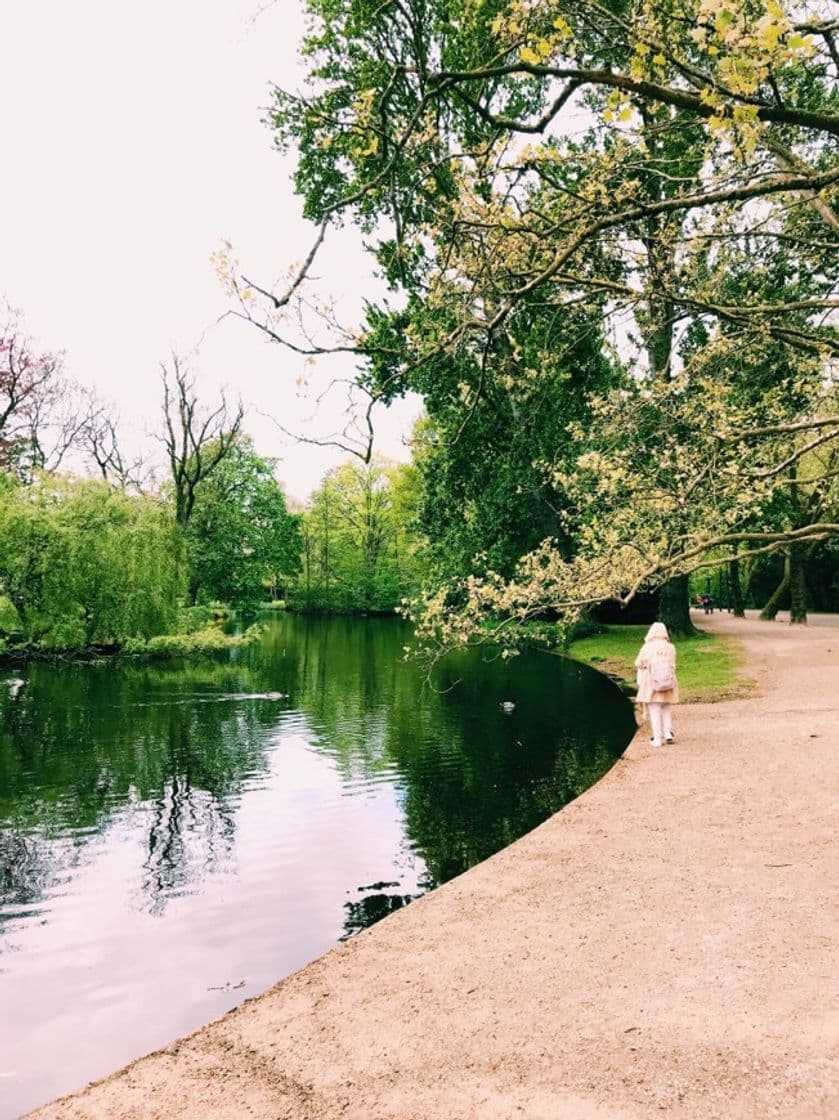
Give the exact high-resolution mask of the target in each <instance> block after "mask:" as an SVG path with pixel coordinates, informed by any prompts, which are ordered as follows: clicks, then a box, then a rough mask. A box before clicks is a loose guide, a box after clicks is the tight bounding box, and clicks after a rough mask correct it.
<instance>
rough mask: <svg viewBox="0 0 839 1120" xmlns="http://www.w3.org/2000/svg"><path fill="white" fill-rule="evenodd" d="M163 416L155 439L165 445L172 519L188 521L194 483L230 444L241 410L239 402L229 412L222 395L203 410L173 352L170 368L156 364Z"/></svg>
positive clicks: (208, 471)
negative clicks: (172, 499)
mask: <svg viewBox="0 0 839 1120" xmlns="http://www.w3.org/2000/svg"><path fill="white" fill-rule="evenodd" d="M160 368H161V374H162V380H163V420H164V426H165V431H164V435H163V436H162V437H160V438H161V442H162V443H163V446H164V447H165V449H166V455H167V458H168V460H169V470H170V473H171V477H172V485H173V488H174V494H175V521H176V522H177V524H178V525H179V526H180V527H181V528H182V529H185V528H186V527H187V525H188V524H189V520H190V517H191V516H192V511H193V508H194V506H195V499H196V496H197V493H198V489H199V487H200V486H201V485H202V483H203V482H204V481H205V480H206V479H207V478H209V477H210V476H211V475H212V473H213V471H214V470H215V469H216V467H218V465H219V463H221V462H222V461H223V460H224V459H225V457H226V456H227V455H229V454H230V452H231V450H232V448H233V447H234V446H235V444H236V440H237V438H238V436H239V432H240V430H241V427H242V419H243V417H244V411H243V408H242V404H241V402H239V404H238V405H237V407H236V409H235V410H233V411H232V412H231V411H230V410H229V409H228V405H227V401H226V400H225V397H224V394H222V397H221V401H220V403H219V404H218V405H216V407H215V408H213V409H207V408H203V407H202V406H201V404H200V402H199V400H198V397H197V395H196V390H195V378H194V377H193V375H192V374H191V373H190V372H189V370H188V369H186V368H185V367H184V365H183V363H182V361H181V359H180V358H179V357H178V355H177V354H173V355H172V359H171V370H170V369H169V368H168V367H167V366H166V364H165V363H161V366H160Z"/></svg>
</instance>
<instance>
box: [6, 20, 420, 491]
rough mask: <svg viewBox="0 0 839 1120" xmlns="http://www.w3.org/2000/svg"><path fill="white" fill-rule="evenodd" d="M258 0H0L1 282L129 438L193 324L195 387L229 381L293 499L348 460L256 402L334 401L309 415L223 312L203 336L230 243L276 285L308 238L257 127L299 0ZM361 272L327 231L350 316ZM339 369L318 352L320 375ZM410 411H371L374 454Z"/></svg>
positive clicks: (292, 362)
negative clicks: (218, 261) (214, 258)
mask: <svg viewBox="0 0 839 1120" xmlns="http://www.w3.org/2000/svg"><path fill="white" fill-rule="evenodd" d="M263 2H264V0H263ZM259 4H260V0H225V2H224V3H208V2H207V0H145V3H143V4H142V5H130V4H128V3H118V2H115V0H73V2H72V3H68V2H67V0H2V2H0V42H2V43H3V45H4V51H3V62H2V64H0V117H2V133H0V135H2V139H3V164H4V170H3V174H2V176H0V297H5V298H6V299H7V300H8V301H9V302H10V303H11V304H12V305H13V306H15V307H17V308H19V309H20V310H21V312H22V313H23V315H24V318H25V325H26V328H27V330H28V332H29V333H30V335H32V336H33V337H34V339H35V340H36V342H37V343H38V345H39V346H41V347H43V348H44V349H51V350H63V351H64V352H65V355H66V365H67V368H68V371H69V372H70V373H71V374H72V375H73V376H75V377H76V378H77V379H78V380H80V381H82V382H84V383H86V384H89V385H94V386H96V387H97V388H98V389H99V390H100V392H101V394H102V395H103V396H105V397H107V398H109V399H111V400H113V401H115V402H116V405H117V407H118V410H119V412H120V414H121V416H122V417H123V420H124V422H125V427H126V428H127V429H128V438H129V439H130V440H131V442H132V444H136V443H138V442H140V441H142V440H143V433H144V432H147V431H149V430H150V429H151V428H152V427H153V426H154V425H155V424H156V423H157V417H158V409H159V400H160V381H159V366H158V363H159V361H160V360H161V359H163V358H166V357H167V355H168V353H169V351H170V350H171V349H172V348H173V347H174V348H176V349H178V350H179V351H180V352H182V353H188V352H189V351H191V350H192V349H193V347H194V346H195V345H196V343H197V342H198V340H199V339H201V338H202V336H203V342H202V344H201V349H200V352H199V354H198V355H197V356H196V358H195V360H194V363H193V364H194V368H195V370H196V372H197V373H198V375H199V379H200V381H199V384H200V388H201V392H202V395H204V394H206V396H207V398H208V399H209V398H211V397H212V396H213V394H214V393H215V392H216V391H217V389H218V387H219V386H220V385H224V384H226V385H228V386H229V387H231V388H232V390H233V395H235V393H237V392H238V393H240V394H241V396H242V398H243V400H244V401H245V403H246V404H247V405H250V406H251V411H250V414H249V417H248V422H247V428H248V430H249V431H250V432H251V434H252V435H253V436H254V438H255V441H256V444H257V447H258V449H259V450H260V451H262V452H263V453H265V454H273V455H278V456H279V457H280V458H281V459H282V463H281V465H280V468H279V474H280V476H281V477H282V478H283V479H284V481H285V483H286V485H287V488H288V490H289V491H290V492H291V493H292V494H293V495H294V496H295V497H298V498H304V497H306V495H307V494H308V493H309V492H310V491H311V489H312V488H313V487H314V486H315V485H316V484H317V482H318V480H319V478H320V476H321V475H322V473H323V472H324V471H325V470H326V469H327V468H328V467H329V466H331V465H333V464H334V463H335V462H336V461H337V459H338V458H340V456H339V455H338V454H337V453H335V452H330V451H326V450H323V449H319V448H313V447H309V446H300V445H294V444H291V443H290V442H289V441H288V440H286V439H285V438H284V437H283V436H282V435H281V434H280V433H279V432H278V431H277V429H276V427H275V426H274V425H273V424H272V423H271V422H270V421H269V420H267V419H265V418H263V417H261V416H260V415H259V414H258V413H259V412H260V411H261V412H266V413H270V414H272V415H274V416H276V417H277V418H278V419H279V420H280V422H282V423H283V424H284V425H285V426H286V427H288V428H290V429H292V430H295V431H301V432H305V434H308V435H310V436H314V435H325V434H327V433H329V432H330V431H331V430H332V429H333V426H334V425H335V424H336V423H337V422H338V404H339V400H338V398H336V405H335V407H334V408H333V409H332V410H330V408H329V406H328V405H327V406H321V408H320V410H319V412H318V413H317V415H315V418H314V419H311V417H312V416H313V412H314V408H315V406H314V402H313V396H310V397H309V398H308V399H302V398H301V397H300V396H299V390H298V389H297V388H296V385H295V382H296V379H297V377H298V376H299V375H300V374H301V373H302V372H303V368H302V361H301V360H300V359H298V358H295V357H293V356H292V355H290V354H288V352H286V351H282V350H280V349H279V348H278V347H276V346H273V345H269V344H267V343H265V342H263V341H262V339H261V337H260V336H259V334H258V332H257V331H256V330H254V328H250V327H248V326H247V325H246V324H241V323H238V322H236V321H234V320H229V319H228V320H226V321H225V322H223V323H221V324H220V325H218V326H213V327H212V329H210V330H209V331H207V328H208V327H210V326H211V325H212V324H213V323H215V322H216V320H217V319H218V318H219V316H220V315H221V314H222V313H223V312H224V311H225V309H226V307H227V301H226V296H225V294H224V292H223V291H222V289H221V287H220V285H219V282H218V280H217V278H216V276H215V274H214V273H213V271H212V268H211V265H210V263H209V257H210V254H211V253H212V252H213V250H214V249H216V248H218V246H219V244H220V243H221V241H222V240H224V239H229V240H230V241H231V242H232V243H233V245H234V248H235V250H236V254H237V256H238V258H239V260H240V261H241V263H242V266H243V270H244V269H246V271H247V273H248V275H249V276H250V277H251V278H252V279H254V280H256V281H257V282H259V281H260V280H264V281H265V282H266V283H268V284H270V283H272V282H273V280H274V279H275V278H276V277H277V276H278V275H280V274H281V273H283V272H284V271H285V270H286V268H287V267H288V266H289V265H290V264H292V263H294V262H295V261H299V260H301V259H302V258H303V257H304V256H305V253H306V250H307V248H308V247H309V245H310V243H311V240H312V239H313V236H314V231H313V229H312V227H311V226H309V225H308V224H307V223H305V222H304V221H303V219H302V217H301V203H300V200H299V199H298V198H297V197H296V196H295V195H294V194H293V193H292V189H291V184H290V175H291V172H292V169H293V161H292V160H290V159H285V158H283V157H281V156H280V155H279V154H277V153H276V152H275V151H273V149H272V141H271V134H270V132H269V130H268V129H267V128H266V127H265V126H264V125H263V124H262V123H261V118H262V116H263V113H262V109H263V108H264V107H265V106H266V105H267V104H268V101H269V86H270V83H272V82H274V83H276V84H277V85H281V86H291V87H293V86H296V85H297V84H298V83H299V79H300V77H301V71H300V69H299V63H298V54H297V47H298V43H299V40H300V36H301V33H302V30H303V19H302V14H301V9H302V3H301V0H276V2H275V3H274V4H272V5H270V6H268V7H267V8H266V9H265V10H264V11H262V13H261V14H258V11H259ZM255 17H256V18H255ZM368 270H369V265H368V264H367V262H365V261H364V259H363V257H362V254H361V252H360V249H359V247H358V243H357V240H356V239H355V237H354V236H353V235H352V234H348V235H345V236H343V237H342V238H341V239H333V242H332V244H331V245H329V246H328V251H327V253H326V254H325V257H324V260H323V261H322V262H320V263H319V265H318V268H317V270H316V271H317V275H318V276H319V277H322V278H323V284H322V288H324V289H325V290H328V291H329V292H330V293H331V294H332V295H333V296H335V297H336V298H337V300H338V305H339V308H340V310H341V314H342V317H343V318H345V319H346V320H348V321H349V320H352V319H353V318H354V317H355V316H356V313H357V308H358V297H359V292H360V291H364V290H367V291H372V290H373V289H372V288H371V287H370V286H369V284H368V281H367V280H366V276H365V274H366V272H367V271H368ZM205 332H206V333H205ZM346 370H347V367H344V370H343V372H346ZM306 372H309V373H311V371H306ZM337 372H340V371H339V370H338V369H335V368H333V367H329V366H327V367H326V368H325V369H324V368H323V364H322V365H321V367H319V369H318V371H317V376H324V377H328V376H329V375H330V374H334V373H337ZM416 411H417V409H416V405H415V404H409V405H403V406H401V407H399V408H397V409H396V410H393V411H392V412H391V413H390V414H388V415H386V416H385V417H383V419H380V421H379V424H378V425H377V431H378V433H379V440H380V442H379V450H380V451H381V452H382V453H383V454H386V455H390V456H392V457H399V458H405V457H406V451H405V448H404V446H403V444H402V437H403V435H404V434H406V433H407V431H408V430H409V427H410V422H411V419H412V418H413V416H414V415H415V414H416ZM307 422H308V426H307Z"/></svg>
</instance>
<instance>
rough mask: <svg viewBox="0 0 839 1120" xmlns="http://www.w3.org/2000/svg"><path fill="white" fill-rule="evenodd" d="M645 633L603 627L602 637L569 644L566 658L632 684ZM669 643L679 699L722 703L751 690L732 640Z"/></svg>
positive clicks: (705, 637) (713, 638) (633, 628)
mask: <svg viewBox="0 0 839 1120" xmlns="http://www.w3.org/2000/svg"><path fill="white" fill-rule="evenodd" d="M646 632H647V627H646V626H607V627H605V629H604V632H603V633H602V634H596V635H594V636H591V637H587V638H580V639H579V640H578V641H576V642H573V643H572V645H571V648H570V650H569V655H570V656H571V657H574V658H576V659H577V660H578V661H584V662H586V663H587V664H589V665H592V666H593V667H594V668H595V669H600V670H601V671H602V672H605V673H609V674H611V675H612V676H615V677H620V678H621V680H624V681H627V682H629V683H631V684H633V685H634V683H635V658H636V656H637V655H638V650H639V649H640V648H641V646H642V644H643V641H644V635H645V634H646ZM673 644H674V645H675V646H676V655H677V665H678V674H679V690H680V694H681V698H682V700H722V699H723V698H728V697H731V696H741V695H743V694H744V693H745V692H747V691H748V689H749V688H750V687H751V684H752V682H751V681H750V680H748V679H747V678H746V677H745V676H744V675H743V672H742V668H741V664H742V658H741V656H740V651H739V648H738V646H737V643H736V642H735V641H733V640H732V639H730V638H721V637H718V636H717V635H711V634H697V635H696V636H695V637H690V638H676V639H674V642H673Z"/></svg>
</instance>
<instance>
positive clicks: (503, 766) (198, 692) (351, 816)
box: [0, 615, 635, 1120]
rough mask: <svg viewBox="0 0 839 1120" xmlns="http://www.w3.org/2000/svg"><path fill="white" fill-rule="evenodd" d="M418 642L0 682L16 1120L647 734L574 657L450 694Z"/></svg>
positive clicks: (482, 673)
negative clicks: (430, 677) (426, 682)
mask: <svg viewBox="0 0 839 1120" xmlns="http://www.w3.org/2000/svg"><path fill="white" fill-rule="evenodd" d="M409 638H410V631H409V630H408V629H407V627H406V626H405V625H404V624H403V623H401V622H398V621H395V620H389V619H388V620H377V619H369V620H347V619H332V620H321V619H319V620H312V619H305V618H299V617H294V616H291V615H280V616H277V617H275V618H272V619H271V620H270V621H269V622H268V623H267V630H266V633H265V636H264V638H263V640H262V641H261V642H260V644H259V645H257V646H253V647H250V648H249V649H247V650H244V651H240V652H239V653H238V654H233V655H231V656H230V659H229V660H228V661H225V662H218V661H215V662H209V661H207V662H201V663H192V664H187V665H184V664H179V665H172V664H167V665H165V666H149V665H142V666H139V665H128V664H114V663H103V664H100V665H84V666H82V665H69V664H68V665H66V666H60V667H56V666H54V665H50V666H48V665H42V664H39V665H32V666H29V667H27V668H25V669H23V670H22V671H18V672H15V673H14V674H12V673H5V674H2V675H0V682H2V680H3V677H4V676H19V677H21V678H23V679H24V681H25V684H24V686H23V687H22V688H20V690H19V691H18V692H17V695H16V696H13V695H12V694H11V693H12V691H13V690H12V689H10V688H9V686H8V685H7V684H4V683H0V1118H2V1120H7V1118H9V1117H14V1116H17V1115H19V1114H20V1113H21V1112H23V1111H25V1110H26V1109H29V1108H32V1107H34V1106H35V1105H37V1104H40V1103H43V1102H44V1101H47V1100H49V1099H51V1098H52V1097H54V1096H56V1095H57V1094H59V1093H65V1092H69V1091H71V1090H73V1089H76V1088H79V1087H80V1086H82V1085H84V1084H85V1083H86V1082H87V1081H88V1080H90V1079H92V1078H95V1077H100V1076H102V1075H104V1074H106V1073H108V1072H109V1071H110V1070H112V1069H113V1068H115V1067H117V1066H118V1065H120V1064H122V1063H124V1062H126V1061H128V1060H129V1059H131V1058H133V1057H136V1056H137V1055H139V1054H142V1053H144V1052H146V1051H148V1050H150V1049H154V1048H156V1047H158V1046H161V1045H163V1044H165V1043H166V1042H168V1041H169V1040H171V1039H172V1038H174V1037H176V1036H177V1035H179V1034H182V1033H184V1032H185V1031H188V1030H191V1029H193V1028H195V1027H197V1026H198V1025H200V1024H201V1023H203V1022H205V1021H207V1020H208V1019H210V1018H212V1017H214V1016H216V1015H218V1014H220V1013H221V1012H223V1011H225V1010H226V1009H227V1008H229V1007H232V1006H234V1005H235V1004H236V1003H238V1002H240V1001H241V1000H242V999H244V998H245V997H247V996H250V995H254V994H255V993H257V992H259V991H261V990H262V989H264V988H266V987H268V986H269V985H270V984H271V983H273V982H274V981H276V980H277V979H279V978H280V977H282V976H284V975H286V974H287V973H289V972H291V971H293V970H294V969H296V968H299V967H300V966H301V965H303V964H305V963H306V962H307V961H309V960H312V959H313V958H314V957H316V956H318V955H320V954H321V953H323V952H325V951H326V950H327V949H329V948H330V947H331V946H333V945H334V944H335V943H336V942H337V941H338V940H340V939H341V938H346V937H350V936H352V935H353V934H355V933H357V932H358V931H359V930H361V929H363V928H365V927H366V926H369V925H371V924H372V923H373V922H375V921H377V920H378V919H379V918H382V917H384V916H385V915H387V914H389V913H392V912H393V911H394V910H397V909H399V908H400V907H402V906H404V905H405V904H406V903H408V902H410V901H411V900H412V899H414V898H416V897H417V896H418V895H420V894H422V893H424V892H425V891H428V890H430V889H432V888H433V887H435V886H436V885H437V884H439V883H443V882H445V881H446V880H447V879H451V878H452V877H453V876H455V875H458V874H460V872H462V871H464V870H466V868H468V867H471V866H472V865H473V864H475V863H477V862H478V861H479V860H482V859H484V858H485V857H487V856H488V855H490V854H491V853H493V852H495V851H498V849H500V848H502V847H504V846H505V845H506V844H509V843H510V842H511V841H512V840H514V839H516V838H517V837H519V836H521V835H522V834H523V833H525V832H527V831H529V830H530V829H532V828H533V827H534V826H535V825H537V824H538V823H539V822H540V821H543V820H544V819H545V818H546V817H547V816H549V815H550V814H551V813H553V812H555V811H556V810H557V809H559V808H560V807H561V806H563V805H564V804H566V803H567V802H568V801H570V800H571V799H572V798H574V797H576V796H577V795H578V794H579V793H581V792H582V791H583V790H584V789H586V788H587V787H588V786H590V785H591V784H592V783H593V782H594V781H596V780H597V779H598V778H599V777H600V776H601V775H602V774H603V773H604V772H605V771H606V770H607V769H608V768H609V766H610V765H611V764H612V762H613V761H614V759H615V758H617V757H618V756H619V755H620V754H621V752H622V751H623V749H624V747H625V746H626V744H627V743H628V741H629V739H630V737H631V735H632V733H633V731H634V726H635V725H634V720H633V717H632V712H631V709H630V705H629V703H628V702H627V701H626V700H625V699H624V697H623V696H622V695H621V693H620V692H619V690H618V689H617V688H616V687H615V686H614V685H613V684H611V683H610V682H609V681H608V680H606V679H605V678H604V677H602V676H600V675H598V674H596V673H594V672H592V671H590V670H588V669H585V668H583V667H581V666H579V665H577V664H576V663H574V662H570V661H565V660H562V659H560V658H557V657H553V656H550V655H547V654H527V655H523V656H520V657H517V658H513V659H512V660H511V661H503V660H501V659H500V658H496V659H492V660H488V659H487V655H486V654H485V655H484V656H483V657H482V656H481V655H480V654H479V653H472V654H468V655H467V654H464V655H461V656H458V657H457V658H453V659H452V660H451V661H449V662H448V663H446V664H445V665H444V666H442V667H441V668H440V669H439V670H438V671H437V673H436V675H435V678H434V680H435V685H436V686H437V689H448V690H447V691H437V690H435V689H430V688H428V687H423V674H422V671H421V670H420V668H419V667H418V666H417V665H415V664H405V663H404V662H403V661H402V660H401V654H402V647H403V646H404V645H405V644H406V642H407V641H408V640H409ZM456 681H457V682H459V683H457V684H455V683H454V682H456ZM451 685H454V687H449V686H451ZM270 691H273V692H281V693H287V694H288V698H283V699H269V698H266V697H265V695H264V694H265V693H266V692H270ZM505 701H510V702H512V703H513V704H514V705H515V707H514V709H513V710H512V711H511V712H505V711H504V710H503V709H502V707H501V705H502V703H503V702H505Z"/></svg>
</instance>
